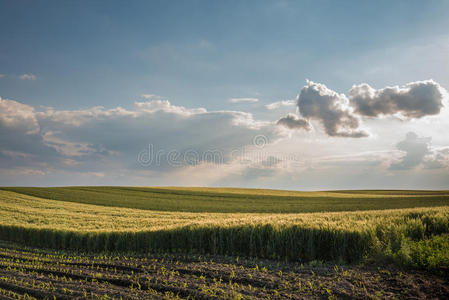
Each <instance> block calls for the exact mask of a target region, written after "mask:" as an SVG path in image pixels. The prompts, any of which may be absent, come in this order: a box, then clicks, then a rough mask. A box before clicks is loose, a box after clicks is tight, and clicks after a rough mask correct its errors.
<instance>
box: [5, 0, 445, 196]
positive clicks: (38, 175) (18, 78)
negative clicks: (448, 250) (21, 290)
mask: <svg viewBox="0 0 449 300" xmlns="http://www.w3.org/2000/svg"><path fill="white" fill-rule="evenodd" d="M448 28H449V2H448V1H436V0H431V1H274V0H273V1H194V0H191V1H131V2H127V3H126V4H125V3H124V2H123V1H68V0H67V1H23V0H16V1H6V0H0V45H1V47H0V186H12V185H14V186H15V185H25V186H60V185H134V186H161V185H162V186H233V187H258V188H279V189H293V190H325V189H365V188H369V189H390V188H392V189H447V188H449V135H448V134H447V133H446V128H448V126H449V108H448V102H449V96H448V92H447V91H448V89H449V29H448Z"/></svg>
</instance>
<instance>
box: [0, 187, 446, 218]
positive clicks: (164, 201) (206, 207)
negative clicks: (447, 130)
mask: <svg viewBox="0 0 449 300" xmlns="http://www.w3.org/2000/svg"><path fill="white" fill-rule="evenodd" d="M0 189H1V190H5V191H12V192H16V193H20V194H23V195H29V196H35V197H39V198H44V199H51V200H58V201H67V202H76V203H84V204H95V205H102V206H112V207H125V208H136V209H145V210H153V211H176V212H215V213H309V212H333V211H336V212H338V211H357V210H380V209H400V208H414V207H436V206H445V205H449V191H329V192H297V191H281V190H262V189H229V188H217V189H214V188H173V187H166V188H154V187H153V188H150V187H148V188H142V187H58V188H54V187H52V188H30V187H3V188H0Z"/></svg>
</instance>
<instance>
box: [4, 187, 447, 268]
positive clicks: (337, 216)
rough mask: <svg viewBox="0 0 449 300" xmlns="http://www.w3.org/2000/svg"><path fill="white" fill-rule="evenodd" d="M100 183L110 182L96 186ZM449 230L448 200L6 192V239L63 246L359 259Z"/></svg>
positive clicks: (393, 254)
mask: <svg viewBox="0 0 449 300" xmlns="http://www.w3.org/2000/svg"><path fill="white" fill-rule="evenodd" d="M98 189H100V190H101V189H106V188H96V189H93V190H98ZM67 190H70V189H63V190H62V191H64V192H66V193H67ZM113 190H114V192H116V191H117V190H118V191H121V193H123V190H122V189H113ZM130 190H131V191H133V189H132V188H131V189H130ZM145 190H146V189H144V191H145ZM39 191H41V190H39ZM44 191H47V189H44ZM75 191H78V189H75ZM164 191H167V189H164ZM138 192H140V193H142V191H140V189H138ZM190 193H191V194H195V193H202V192H199V191H190ZM207 193H209V194H210V192H207ZM100 194H101V195H103V194H102V193H100ZM182 195H184V194H182ZM237 195H240V194H237ZM103 196H104V195H103ZM220 197H221V196H220ZM344 199H346V198H344ZM377 199H378V198H376V197H373V201H377ZM412 199H414V198H412ZM87 200H89V201H92V202H95V201H94V200H92V199H87ZM87 200H86V201H87ZM124 201H125V200H124ZM241 201H243V200H241ZM390 201H393V200H391V199H390ZM353 209H355V208H354V207H353ZM447 233H449V207H448V206H440V207H434V208H431V207H430V208H403V209H393V210H370V211H352V212H326V213H301V214H298V213H294V214H287V213H283V214H280V213H247V212H239V213H214V212H200V213H198V212H175V211H152V210H142V209H135V208H120V207H110V206H99V205H92V204H83V203H75V202H64V201H58V200H48V199H42V198H39V197H35V196H30V195H26V194H23V193H16V192H12V191H6V190H3V191H0V238H1V239H3V240H6V241H12V242H17V243H21V244H25V245H30V246H36V247H50V248H55V249H69V250H77V251H94V252H101V251H109V252H110V251H119V252H120V251H134V252H141V253H142V252H143V253H148V252H182V253H205V254H214V255H217V254H220V255H238V256H251V257H259V258H271V259H273V258H275V259H283V260H291V261H304V262H305V261H311V260H326V261H344V262H353V261H359V260H361V259H378V258H379V257H384V258H388V257H390V258H393V259H396V260H399V259H402V258H403V257H406V258H407V256H406V255H405V254H406V252H404V251H405V250H404V249H406V246H404V245H406V243H409V241H414V242H419V241H426V240H428V239H432V238H433V237H435V236H438V235H441V234H447ZM432 245H433V244H432ZM442 245H443V248H444V249H443V250H442V251H446V250H449V249H447V247H446V246H447V243H446V244H444V243H443V244H442ZM445 245H446V246H445ZM424 247H427V246H426V245H424ZM424 256H426V254H424ZM427 256H428V255H427ZM408 257H410V258H413V256H411V255H409V256H408ZM411 261H414V260H413V259H412V260H411ZM441 261H442V262H444V261H445V260H444V259H443V260H441Z"/></svg>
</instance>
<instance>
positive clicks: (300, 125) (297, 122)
mask: <svg viewBox="0 0 449 300" xmlns="http://www.w3.org/2000/svg"><path fill="white" fill-rule="evenodd" d="M276 124H277V125H282V126H285V127H287V128H289V129H304V130H310V129H311V126H310V123H309V122H308V121H307V120H305V119H302V118H299V117H298V116H297V115H295V114H288V115H287V116H286V117H283V118H281V119H279V120H278V121H277V122H276Z"/></svg>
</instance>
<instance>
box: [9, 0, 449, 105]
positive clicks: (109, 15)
mask: <svg viewBox="0 0 449 300" xmlns="http://www.w3.org/2000/svg"><path fill="white" fill-rule="evenodd" d="M0 25H1V26H0V43H1V45H2V47H1V50H0V51H1V52H0V66H1V70H0V72H1V73H2V74H6V75H11V76H14V75H19V74H23V73H32V74H35V75H36V76H37V80H35V81H34V82H25V83H24V82H22V81H18V80H14V79H15V78H14V77H11V78H10V79H9V80H8V78H5V79H4V80H2V81H0V89H1V91H2V96H3V97H8V98H13V99H20V100H21V102H23V103H27V104H33V105H48V106H54V107H55V108H65V109H72V108H73V109H76V108H86V107H90V106H92V105H103V106H106V107H115V106H119V105H122V106H127V105H130V104H132V102H133V101H134V99H136V98H137V97H139V96H140V95H141V94H145V93H151V94H158V95H162V96H164V97H167V98H169V99H172V101H176V103H178V104H180V105H186V106H206V107H208V108H210V109H219V108H223V107H225V105H226V102H225V100H226V99H228V98H231V97H258V98H260V99H261V100H264V101H267V102H268V101H272V100H277V99H283V98H292V97H294V96H295V95H296V93H297V92H298V89H299V88H300V87H301V86H302V85H303V84H304V81H305V79H306V78H309V79H311V80H316V81H320V82H325V83H326V84H328V85H330V86H332V87H333V88H334V89H336V90H339V91H345V90H347V89H349V88H350V87H351V86H352V85H353V84H354V83H358V82H354V81H353V79H354V77H355V78H357V79H358V81H359V82H365V81H369V82H370V83H371V84H372V85H373V86H379V87H381V86H383V85H386V84H401V83H405V82H407V81H411V80H412V78H410V76H409V75H408V74H404V75H403V77H404V79H402V80H401V79H399V80H396V81H395V82H392V80H389V79H388V78H377V77H376V76H373V75H371V76H370V75H366V74H364V71H365V70H366V68H367V66H366V65H358V64H357V65H351V62H353V61H354V60H362V59H363V58H364V57H365V56H366V55H372V54H373V53H376V52H382V51H384V50H385V49H386V48H391V47H395V46H402V47H406V46H407V45H409V44H413V43H416V42H421V43H428V41H429V40H431V39H432V37H436V36H440V35H444V34H447V33H448V32H447V31H448V30H447V28H449V3H448V2H447V1H426V2H425V3H424V2H422V1H343V2H337V1H170V2H167V1H133V2H132V3H127V4H126V5H124V4H123V2H121V1H108V2H104V1H42V2H41V1H39V2H36V1H1V4H0ZM338 69H344V70H345V72H347V73H351V76H349V77H350V78H346V77H345V76H342V75H341V74H339V73H338V72H336V70H338ZM423 75H428V76H424V77H425V78H427V77H429V75H433V74H423ZM438 75H440V74H438ZM417 76H419V75H417ZM434 77H436V75H433V77H432V78H434ZM441 77H443V76H441ZM418 79H421V78H416V80H418ZM434 79H435V80H437V81H440V82H444V83H446V84H447V83H449V82H448V78H447V76H446V78H434Z"/></svg>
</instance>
